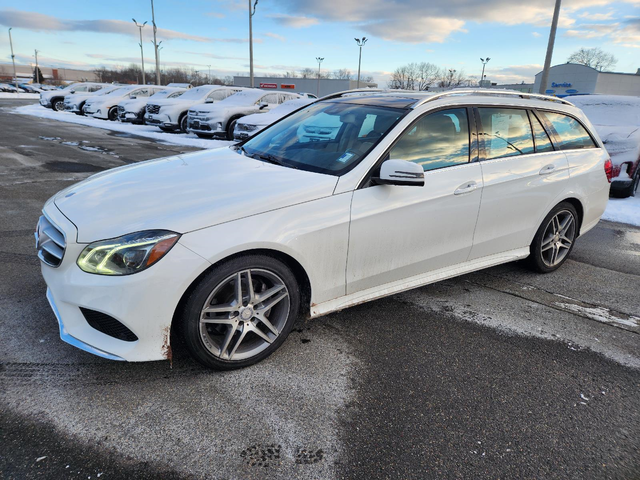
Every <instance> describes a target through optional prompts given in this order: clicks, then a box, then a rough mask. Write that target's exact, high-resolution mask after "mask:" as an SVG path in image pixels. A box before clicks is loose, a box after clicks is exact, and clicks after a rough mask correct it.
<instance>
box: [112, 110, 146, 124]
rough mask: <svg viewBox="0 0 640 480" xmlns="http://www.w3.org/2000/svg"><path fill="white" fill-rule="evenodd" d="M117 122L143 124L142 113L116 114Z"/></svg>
mask: <svg viewBox="0 0 640 480" xmlns="http://www.w3.org/2000/svg"><path fill="white" fill-rule="evenodd" d="M118 120H120V121H121V122H125V123H143V122H144V118H143V115H142V113H136V112H126V111H125V112H123V113H119V114H118Z"/></svg>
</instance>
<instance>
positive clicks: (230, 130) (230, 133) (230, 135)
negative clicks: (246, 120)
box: [227, 118, 238, 140]
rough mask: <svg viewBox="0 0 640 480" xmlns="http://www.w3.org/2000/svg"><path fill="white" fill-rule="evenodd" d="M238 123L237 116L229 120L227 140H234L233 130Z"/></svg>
mask: <svg viewBox="0 0 640 480" xmlns="http://www.w3.org/2000/svg"><path fill="white" fill-rule="evenodd" d="M236 123H238V119H237V118H232V119H231V120H229V124H228V125H227V140H233V131H234V130H235V128H236Z"/></svg>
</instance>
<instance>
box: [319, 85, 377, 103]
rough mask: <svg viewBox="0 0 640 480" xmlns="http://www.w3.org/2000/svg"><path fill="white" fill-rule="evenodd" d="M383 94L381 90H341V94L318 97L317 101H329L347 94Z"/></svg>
mask: <svg viewBox="0 0 640 480" xmlns="http://www.w3.org/2000/svg"><path fill="white" fill-rule="evenodd" d="M380 92H384V89H382V88H354V89H353V90H343V91H341V92H336V93H330V94H329V95H325V96H324V97H320V98H319V99H318V100H329V99H330V98H339V97H343V96H345V95H348V94H349V93H380Z"/></svg>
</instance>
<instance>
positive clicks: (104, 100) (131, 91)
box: [84, 85, 155, 121]
mask: <svg viewBox="0 0 640 480" xmlns="http://www.w3.org/2000/svg"><path fill="white" fill-rule="evenodd" d="M154 88H155V87H153V86H149V85H127V86H121V87H118V88H116V89H115V90H113V91H112V92H109V93H107V94H106V95H100V96H98V97H91V98H89V99H88V100H87V101H86V102H85V104H84V114H85V115H87V116H90V117H94V118H101V119H103V120H114V121H115V120H117V119H118V104H119V103H120V102H122V101H123V100H126V99H132V98H148V97H149V95H150V92H151V91H152V89H154Z"/></svg>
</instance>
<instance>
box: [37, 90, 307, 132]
mask: <svg viewBox="0 0 640 480" xmlns="http://www.w3.org/2000/svg"><path fill="white" fill-rule="evenodd" d="M188 87H190V85H185V84H169V85H168V86H166V87H164V86H156V85H114V84H105V83H94V82H84V83H76V84H73V85H70V86H68V87H66V88H64V89H61V90H57V91H55V92H42V93H41V94H40V104H41V105H42V106H44V107H48V108H52V109H53V110H56V111H63V110H64V111H68V112H73V113H75V114H77V115H86V116H91V117H94V118H100V119H104V120H119V121H121V122H130V123H137V124H146V125H153V126H156V127H158V128H159V129H160V130H162V131H165V132H181V133H195V134H196V135H197V136H198V137H200V138H219V139H227V140H233V139H234V138H236V139H238V140H242V139H246V138H248V137H250V136H252V135H254V134H255V133H257V132H258V131H260V129H261V128H264V127H265V126H266V125H269V124H270V123H273V122H274V121H276V120H277V119H279V118H281V117H283V116H285V115H287V114H289V113H291V112H292V111H294V110H296V109H297V108H300V107H302V106H304V105H306V104H308V103H311V102H312V101H313V100H314V99H316V98H317V97H316V96H315V95H311V94H298V93H289V92H270V91H265V90H259V89H255V88H244V87H235V86H224V85H201V86H199V87H195V88H188ZM291 101H295V102H296V103H295V107H294V106H293V104H292V105H287V107H286V108H285V107H284V105H283V104H287V103H288V102H291ZM280 105H283V107H280V108H278V109H276V111H275V112H274V113H272V114H271V115H269V116H268V119H265V121H262V122H259V125H260V128H257V127H256V125H258V123H255V118H256V117H257V116H263V115H265V114H266V113H267V112H270V111H271V110H272V109H274V108H276V107H279V106H280ZM247 115H251V116H252V117H253V118H254V120H252V122H253V123H249V124H246V126H243V127H241V128H240V129H239V130H238V133H237V135H236V133H235V128H236V125H237V124H238V121H239V120H240V119H241V118H243V117H245V116H247Z"/></svg>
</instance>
